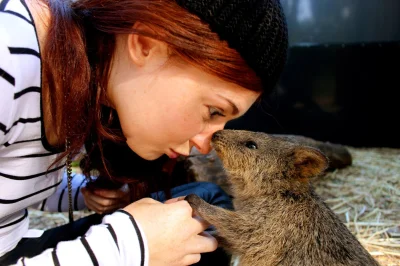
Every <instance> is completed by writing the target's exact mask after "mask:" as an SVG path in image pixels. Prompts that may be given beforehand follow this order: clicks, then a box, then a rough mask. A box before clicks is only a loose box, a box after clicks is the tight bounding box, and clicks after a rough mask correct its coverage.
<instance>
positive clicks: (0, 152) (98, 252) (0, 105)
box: [0, 0, 148, 266]
mask: <svg viewBox="0 0 400 266" xmlns="http://www.w3.org/2000/svg"><path fill="white" fill-rule="evenodd" d="M56 156H57V153H56V151H55V150H54V149H52V148H51V146H50V145H49V144H48V142H47V140H46V138H45V134H44V127H43V115H42V109H41V55H40V47H39V42H38V39H37V35H36V29H35V24H34V21H33V18H32V16H31V13H30V11H29V9H28V7H27V5H26V3H25V2H24V0H0V257H1V256H2V255H4V254H5V253H7V252H8V251H10V250H12V249H13V248H14V247H15V246H16V245H17V244H18V242H19V241H20V240H21V238H22V237H23V236H24V235H25V234H26V232H27V231H28V228H29V219H28V217H27V207H29V206H32V205H35V206H37V207H39V208H41V209H44V210H52V211H65V210H67V208H68V206H67V205H68V204H67V200H66V199H67V194H68V193H64V192H65V190H66V182H65V174H64V171H63V168H64V164H63V163H60V164H57V165H54V166H52V167H51V168H49V166H50V165H51V163H52V162H53V161H54V159H55V158H56ZM73 184H74V190H75V191H74V194H73V195H74V208H75V209H79V208H83V207H84V205H83V201H82V199H81V196H80V193H79V188H80V186H82V185H83V184H84V178H83V177H82V176H81V175H77V176H74V178H73ZM71 254H73V256H71ZM147 254H148V252H147V248H146V239H145V238H144V235H143V234H141V230H140V226H139V225H138V224H137V223H136V222H135V220H134V219H133V217H132V216H130V215H129V214H128V213H125V212H123V211H117V212H115V213H114V214H111V215H107V216H105V217H104V219H103V223H102V224H100V225H96V226H92V227H91V229H90V230H89V231H88V232H87V233H86V235H85V236H82V237H81V238H79V239H76V240H73V241H67V242H60V243H59V244H58V245H57V247H56V248H55V249H49V250H46V251H45V252H43V253H42V254H40V255H38V256H36V257H34V258H30V259H27V258H24V259H20V260H19V262H18V265H41V266H45V265H60V264H61V265H147Z"/></svg>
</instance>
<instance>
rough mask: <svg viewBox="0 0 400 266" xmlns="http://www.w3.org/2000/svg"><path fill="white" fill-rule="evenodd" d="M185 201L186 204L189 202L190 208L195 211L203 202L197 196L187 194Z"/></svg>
mask: <svg viewBox="0 0 400 266" xmlns="http://www.w3.org/2000/svg"><path fill="white" fill-rule="evenodd" d="M185 200H186V201H187V202H189V204H190V206H191V207H192V208H193V209H197V208H198V207H200V205H201V203H202V202H203V200H202V199H201V198H200V197H199V196H197V195H196V194H189V195H187V196H186V197H185Z"/></svg>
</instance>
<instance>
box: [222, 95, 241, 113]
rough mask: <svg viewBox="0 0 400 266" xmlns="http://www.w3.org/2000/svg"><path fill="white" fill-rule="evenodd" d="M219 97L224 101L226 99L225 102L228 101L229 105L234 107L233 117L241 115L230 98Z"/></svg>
mask: <svg viewBox="0 0 400 266" xmlns="http://www.w3.org/2000/svg"><path fill="white" fill-rule="evenodd" d="M218 96H219V97H221V98H222V99H224V100H225V101H227V102H228V103H229V105H230V106H231V107H232V115H237V114H238V113H239V108H238V107H237V106H236V104H235V103H233V102H232V101H231V100H229V99H228V98H225V97H224V96H222V95H219V94H218Z"/></svg>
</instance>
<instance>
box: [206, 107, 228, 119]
mask: <svg viewBox="0 0 400 266" xmlns="http://www.w3.org/2000/svg"><path fill="white" fill-rule="evenodd" d="M225 116H226V115H225V114H224V111H223V110H221V109H219V108H216V107H213V106H208V119H209V120H212V119H215V118H217V117H225Z"/></svg>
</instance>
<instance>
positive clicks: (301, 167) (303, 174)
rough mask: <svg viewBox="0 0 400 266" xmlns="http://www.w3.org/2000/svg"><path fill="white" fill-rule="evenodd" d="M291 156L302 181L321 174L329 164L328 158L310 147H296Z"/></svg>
mask: <svg viewBox="0 0 400 266" xmlns="http://www.w3.org/2000/svg"><path fill="white" fill-rule="evenodd" d="M293 157H294V166H295V169H296V171H297V176H298V178H300V179H303V180H304V181H307V180H308V179H309V178H312V177H314V176H317V175H319V174H321V173H322V172H323V171H325V170H326V169H327V168H328V165H329V164H328V158H327V157H326V156H325V155H324V154H323V153H322V152H320V151H319V150H317V149H314V148H311V147H304V146H302V147H296V148H295V151H294V156H293Z"/></svg>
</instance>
